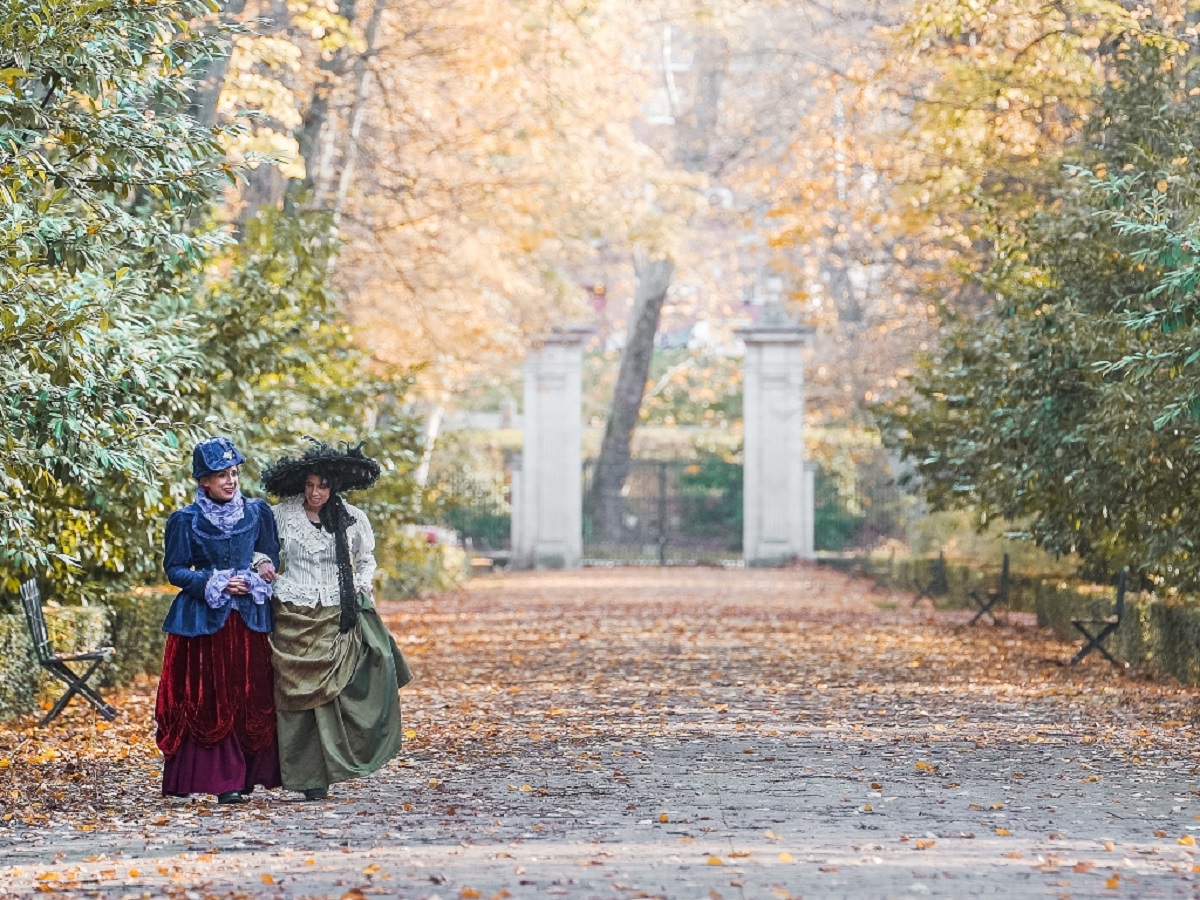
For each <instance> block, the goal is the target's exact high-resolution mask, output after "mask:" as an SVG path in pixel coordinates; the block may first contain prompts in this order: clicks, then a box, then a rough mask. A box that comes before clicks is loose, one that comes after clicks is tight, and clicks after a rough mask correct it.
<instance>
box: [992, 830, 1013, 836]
mask: <svg viewBox="0 0 1200 900" xmlns="http://www.w3.org/2000/svg"><path fill="white" fill-rule="evenodd" d="M996 834H998V835H1000V837H1008V836H1009V835H1010V834H1012V832H1011V831H1009V830H1008V829H1007V828H997V829H996Z"/></svg>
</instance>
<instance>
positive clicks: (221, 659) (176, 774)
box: [155, 437, 279, 803]
mask: <svg viewBox="0 0 1200 900" xmlns="http://www.w3.org/2000/svg"><path fill="white" fill-rule="evenodd" d="M243 462H245V458H244V457H243V456H242V454H241V453H240V452H239V451H238V449H237V447H235V446H234V445H233V443H232V442H231V441H230V440H229V439H228V438H223V437H215V438H208V439H207V440H204V441H201V442H200V443H199V444H197V445H196V448H195V450H194V451H193V452H192V477H193V478H195V479H196V482H197V491H196V500H195V502H194V503H191V504H189V505H188V506H186V507H184V508H183V509H181V510H179V511H178V512H175V513H173V514H172V515H171V517H170V518H169V519H168V520H167V531H166V553H165V557H164V559H163V568H164V569H165V570H166V573H167V579H168V580H169V581H170V582H171V584H173V585H175V586H176V587H178V588H179V589H180V591H179V595H178V596H177V597H176V598H175V602H174V603H172V604H171V608H170V610H169V611H168V612H167V618H166V621H165V622H163V631H165V632H167V645H166V650H165V652H164V656H163V671H162V677H161V679H160V680H159V683H158V700H157V702H156V704H155V721H156V722H157V725H158V733H157V735H156V740H157V742H158V746H159V749H160V750H162V752H163V756H164V757H165V759H166V761H165V763H164V766H163V793H164V794H166V795H168V796H176V797H181V796H187V795H189V794H195V793H201V794H215V795H216V797H217V801H218V802H219V803H241V802H244V801H245V799H246V795H247V794H249V793H250V792H251V791H253V790H254V786H255V785H263V786H264V787H276V786H278V785H279V750H278V747H277V745H276V737H275V700H274V677H273V673H272V670H271V645H270V643H269V641H268V635H269V634H270V631H271V604H270V603H269V602H268V601H269V600H270V597H271V582H272V581H273V580H274V576H275V567H276V566H277V565H278V564H279V538H278V537H277V535H276V531H275V519H274V516H273V515H272V514H271V509H270V507H269V506H268V505H267V504H266V503H265V502H264V501H262V500H247V499H245V498H243V497H242V493H241V491H240V490H239V488H238V466H239V465H240V464H241V463H243ZM256 559H257V560H259V561H261V562H260V565H259V566H257V567H256V566H255V565H254V563H255V561H256Z"/></svg>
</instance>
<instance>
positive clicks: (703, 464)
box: [583, 458, 742, 566]
mask: <svg viewBox="0 0 1200 900" xmlns="http://www.w3.org/2000/svg"><path fill="white" fill-rule="evenodd" d="M594 472H595V462H594V461H588V462H585V463H584V466H583V560H584V565H597V564H600V565H603V564H605V563H625V564H639V563H641V564H649V565H662V566H665V565H699V564H714V565H715V564H734V563H737V562H739V561H740V560H741V558H742V467H741V465H739V464H737V463H730V462H726V461H724V460H722V459H715V458H710V459H706V460H702V461H698V462H689V461H681V460H633V461H632V462H631V463H630V468H629V477H628V478H627V479H626V480H625V487H624V490H623V491H622V492H621V498H622V503H621V522H620V525H619V527H618V528H617V529H616V530H615V533H608V534H602V533H601V529H600V527H599V522H598V516H597V510H596V508H595V507H596V500H595V498H593V497H592V492H591V486H592V476H593V473H594Z"/></svg>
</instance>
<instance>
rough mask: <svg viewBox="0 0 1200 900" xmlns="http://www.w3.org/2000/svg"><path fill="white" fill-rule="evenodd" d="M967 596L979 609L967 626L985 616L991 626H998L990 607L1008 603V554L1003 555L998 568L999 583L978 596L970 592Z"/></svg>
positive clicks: (977, 593) (975, 592) (976, 592)
mask: <svg viewBox="0 0 1200 900" xmlns="http://www.w3.org/2000/svg"><path fill="white" fill-rule="evenodd" d="M967 596H969V597H970V598H971V601H972V602H973V603H974V604H975V605H976V606H978V607H979V611H978V612H976V613H975V615H974V616H972V618H971V621H970V622H968V623H967V624H968V625H974V624H975V623H976V622H978V621H979V620H980V619H981V618H982V617H983V616H987V617H988V618H989V619H991V620H992V624H993V625H999V624H1000V621H999V620H998V619H997V618H996V614H995V613H994V612H992V607H993V606H995V605H996V604H997V603H1006V602H1008V554H1007V553H1005V554H1004V563H1003V564H1002V565H1001V567H1000V583H999V584H998V585H997V586H996V587H994V588H991V589H990V590H988V592H987V593H986V594H984V595H982V596H980V594H979V592H978V591H971V592H970V593H969V594H968V595H967Z"/></svg>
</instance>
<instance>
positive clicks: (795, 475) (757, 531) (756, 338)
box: [737, 310, 814, 566]
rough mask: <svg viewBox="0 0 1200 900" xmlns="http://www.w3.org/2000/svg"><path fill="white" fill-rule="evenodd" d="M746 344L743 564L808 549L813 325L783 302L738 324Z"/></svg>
mask: <svg viewBox="0 0 1200 900" xmlns="http://www.w3.org/2000/svg"><path fill="white" fill-rule="evenodd" d="M737 333H738V336H739V337H740V338H741V339H742V340H743V341H744V342H745V344H746V358H745V363H744V365H745V393H744V400H743V405H744V410H743V422H744V429H745V437H744V440H745V448H744V451H743V454H744V457H745V468H744V470H743V476H742V477H743V479H744V481H743V503H744V508H743V524H742V542H743V543H742V555H743V558H744V559H745V561H746V565H748V566H769V565H777V564H779V563H782V562H785V561H787V560H789V559H792V558H794V557H801V558H806V559H807V558H811V557H812V556H813V555H814V554H813V474H812V471H811V470H810V468H809V467H807V466H806V465H805V460H804V358H803V353H804V348H805V347H806V346H807V345H808V342H809V340H810V338H811V335H812V329H811V328H809V327H807V326H805V325H800V324H798V323H797V322H794V321H792V320H791V319H789V318H787V316H786V315H784V314H783V312H782V310H768V314H767V315H766V316H764V317H763V320H762V321H761V322H760V323H759V324H757V325H754V326H751V327H749V328H743V329H739V330H738V332H737Z"/></svg>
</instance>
